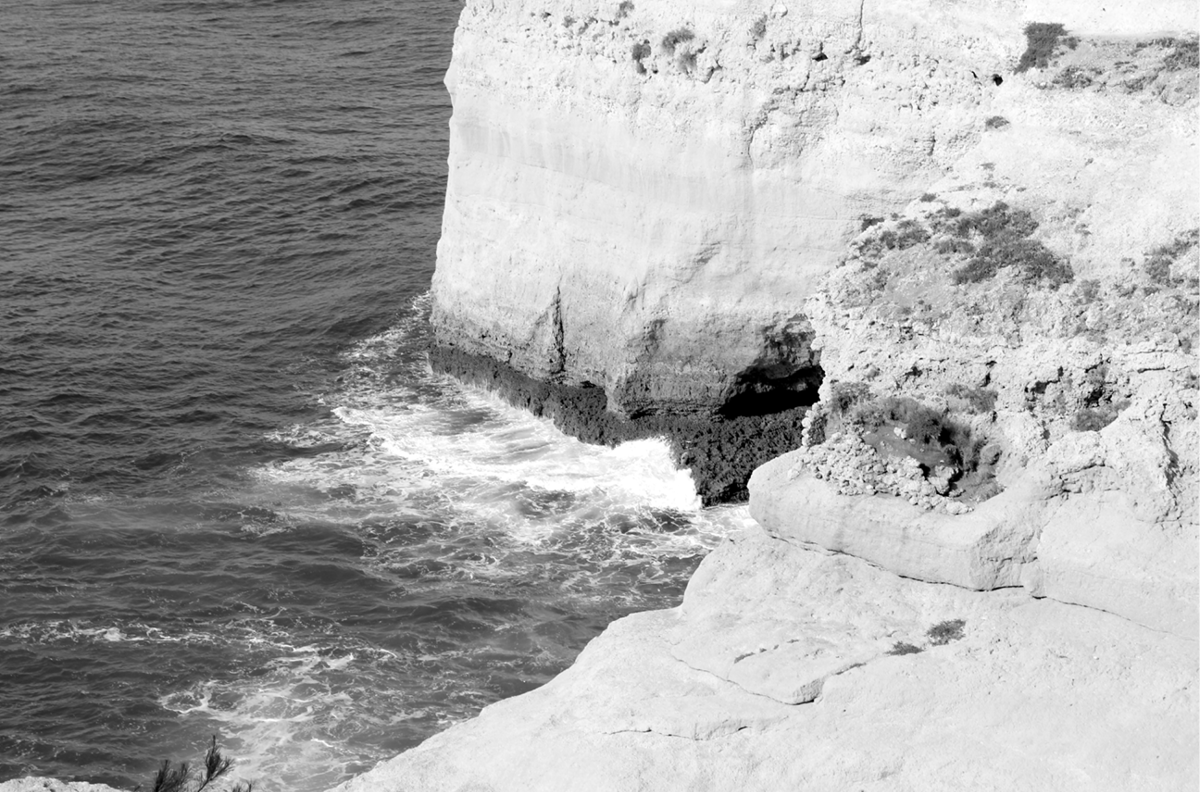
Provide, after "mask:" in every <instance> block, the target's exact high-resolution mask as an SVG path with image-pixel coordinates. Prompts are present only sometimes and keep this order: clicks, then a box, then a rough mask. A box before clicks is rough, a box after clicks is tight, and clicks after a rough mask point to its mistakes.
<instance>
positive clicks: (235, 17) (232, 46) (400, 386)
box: [0, 0, 749, 792]
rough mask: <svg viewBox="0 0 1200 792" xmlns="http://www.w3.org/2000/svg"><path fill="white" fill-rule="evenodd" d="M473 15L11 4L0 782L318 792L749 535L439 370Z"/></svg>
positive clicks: (4, 29)
mask: <svg viewBox="0 0 1200 792" xmlns="http://www.w3.org/2000/svg"><path fill="white" fill-rule="evenodd" d="M461 8H462V6H461V3H459V2H455V0H3V2H2V3H0V781H3V780H7V779H11V778H17V777H23V776H26V775H43V776H55V777H59V778H63V779H71V780H86V781H93V782H102V783H108V784H112V785H114V786H117V787H120V788H125V789H128V788H132V787H133V786H135V785H136V784H139V783H141V784H143V785H148V783H149V780H150V778H151V776H152V775H153V772H154V770H155V768H156V767H157V766H158V765H159V764H160V763H161V762H162V761H163V760H164V759H166V760H172V761H180V760H190V761H195V760H196V759H198V758H199V757H200V755H201V754H202V752H203V750H204V748H205V747H206V746H207V745H208V744H209V741H210V740H211V739H212V738H213V737H214V736H215V737H216V739H217V741H218V743H219V745H220V746H221V748H222V749H223V750H224V751H225V752H226V753H227V754H228V755H230V756H232V757H234V758H235V760H236V764H235V769H234V773H235V775H234V778H240V779H245V780H252V781H254V782H255V789H256V790H259V791H260V792H276V791H279V790H288V791H289V792H308V791H310V790H313V791H315V790H323V789H327V788H328V787H331V786H333V785H335V784H337V783H338V782H340V781H343V780H346V779H347V778H350V777H351V776H353V775H355V774H358V773H361V772H363V771H365V770H367V769H369V768H370V767H372V766H373V765H374V764H375V763H376V762H378V761H379V760H381V759H385V758H388V757H391V756H393V755H395V754H397V753H399V752H401V751H403V750H405V749H407V748H410V747H412V746H414V745H416V744H418V743H419V742H421V741H422V740H424V739H425V738H427V737H429V736H431V735H433V734H435V733H437V732H439V731H441V730H444V729H446V728H447V727H449V726H451V725H452V724H454V723H457V722H459V721H462V720H464V719H467V718H470V717H471V716H473V715H475V714H476V713H478V712H479V710H480V709H481V708H482V707H484V706H486V705H487V704H489V703H491V702H495V701H497V700H499V699H502V698H505V697H508V696H513V695H516V694H519V693H522V692H525V691H528V690H531V689H533V688H535V687H537V686H538V685H540V684H543V683H544V682H546V681H547V680H548V679H550V678H551V677H553V676H554V675H555V674H557V673H558V672H560V671H561V670H563V669H564V668H566V667H567V666H568V665H570V663H571V662H572V660H573V659H574V657H575V656H576V655H577V654H578V653H579V651H580V650H581V649H582V648H583V647H584V645H585V644H586V643H587V642H588V641H589V640H590V639H592V638H593V637H595V636H596V635H597V634H598V633H599V632H600V631H601V630H603V629H604V627H605V626H606V625H607V624H608V623H610V622H611V621H612V620H614V619H617V618H619V617H621V616H623V615H626V614H628V613H631V612H634V611H641V610H647V609H652V608H664V607H672V606H674V605H677V604H678V603H679V602H680V599H681V597H682V593H683V590H684V587H685V585H686V582H687V580H688V577H689V576H690V574H691V572H692V571H693V570H694V569H695V567H696V565H697V564H698V563H699V562H700V560H701V559H702V558H703V556H704V555H705V554H706V553H707V552H709V551H710V550H711V549H712V548H713V547H715V546H716V545H718V544H719V543H720V542H721V541H723V540H724V539H725V538H726V537H729V536H730V535H732V534H735V533H737V532H739V531H742V530H745V528H746V526H747V525H748V523H749V517H748V514H747V513H746V510H745V508H744V507H722V508H715V509H702V508H701V507H700V503H699V500H698V498H697V496H696V490H695V487H694V484H693V482H692V479H691V477H690V475H689V473H688V471H686V470H678V469H676V468H675V467H674V465H673V464H672V462H671V457H670V454H669V452H668V448H667V446H666V445H665V444H664V443H663V442H662V441H660V440H653V439H650V440H642V441H638V442H633V443H627V444H625V445H621V446H618V447H616V448H604V447H597V446H587V445H584V444H581V443H579V442H577V441H575V440H573V439H571V438H568V437H565V436H563V435H562V434H560V433H559V432H558V431H557V430H555V429H554V428H553V427H551V426H550V425H548V424H547V423H545V422H543V421H541V420H540V419H536V418H533V417H531V416H529V415H527V414H525V413H522V412H520V411H517V410H515V409H512V408H510V407H508V406H506V405H505V404H503V403H502V402H500V401H499V400H497V399H496V398H494V397H492V396H490V395H489V394H487V393H484V392H481V391H476V390H472V389H469V388H466V387H464V386H463V385H461V384H459V383H458V382H455V381H454V380H451V379H448V378H446V377H444V376H439V375H436V374H434V373H432V372H431V370H430V367H429V364H428V357H427V349H428V346H429V342H430V333H429V330H428V326H427V319H426V317H427V313H428V309H429V305H430V297H429V294H428V290H429V283H430V278H431V275H432V272H433V268H434V263H435V247H436V243H437V239H438V235H439V233H440V224H441V215H442V207H443V201H444V197H445V183H446V157H447V145H448V143H447V139H448V136H447V122H448V119H449V116H450V112H451V106H450V97H449V96H448V95H447V92H446V90H445V87H444V86H443V84H442V77H443V75H444V73H445V70H446V67H447V65H448V63H449V58H450V52H451V45H452V40H453V32H454V27H455V22H456V19H457V16H458V14H459V12H460V11H461Z"/></svg>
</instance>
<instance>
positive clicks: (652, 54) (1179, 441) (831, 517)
mask: <svg viewBox="0 0 1200 792" xmlns="http://www.w3.org/2000/svg"><path fill="white" fill-rule="evenodd" d="M1194 13H1195V9H1194V5H1191V4H1188V3H1183V2H1178V3H1175V2H1159V3H1152V4H1141V5H1138V6H1137V8H1136V10H1134V8H1133V6H1131V5H1130V6H1121V7H1118V6H1113V10H1112V11H1109V10H1108V6H1098V5H1096V4H1082V3H1080V4H1066V3H1063V4H1050V3H1020V2H1016V3H1012V2H999V1H997V2H994V3H982V4H973V5H972V6H971V8H969V9H968V8H965V7H963V6H961V5H955V4H945V3H924V2H898V3H886V4H885V3H874V2H869V1H867V2H854V3H844V2H815V3H806V4H802V5H799V6H789V5H788V4H786V3H779V4H774V5H766V4H759V5H754V6H747V5H738V6H731V5H727V4H717V3H711V4H709V3H701V4H691V5H688V6H686V7H685V6H682V5H677V4H674V3H669V2H665V1H662V2H651V1H650V0H641V2H639V0H630V2H625V3H619V4H618V3H613V4H611V5H597V4H595V3H591V2H577V3H567V4H565V5H556V6H555V7H549V6H545V5H539V4H536V3H533V2H522V3H517V2H510V3H508V2H503V0H496V1H495V2H492V3H488V4H486V5H485V4H482V3H471V4H469V5H468V7H467V10H466V11H465V12H464V17H463V26H462V29H461V30H460V32H459V37H458V39H457V40H456V54H455V65H454V67H453V68H452V71H451V75H450V77H449V80H448V82H449V84H450V86H451V89H452V91H454V93H455V120H454V122H453V123H452V135H453V138H452V147H453V149H454V153H452V156H451V163H452V176H451V184H450V189H449V191H448V197H447V202H448V205H447V215H446V217H447V220H446V227H445V236H444V237H443V241H442V245H441V248H440V250H439V263H438V275H437V280H436V282H435V290H434V291H435V309H434V316H433V320H434V323H435V326H436V328H437V335H438V339H439V341H440V342H441V343H442V344H444V345H447V346H452V347H454V348H455V349H456V350H465V351H466V352H468V353H480V354H484V355H490V356H493V357H495V358H497V359H499V360H500V361H502V362H504V363H505V364H506V365H510V366H511V367H513V368H515V369H518V370H520V371H523V372H526V373H527V374H529V375H531V376H533V377H534V378H541V379H543V380H547V381H549V382H550V383H552V384H553V385H554V386H555V387H558V386H563V387H575V386H578V387H580V388H583V389H584V390H591V391H594V392H599V391H601V390H603V392H604V394H605V396H604V399H605V403H606V405H607V407H608V409H609V410H610V412H612V413H614V414H615V415H617V416H618V417H619V418H620V419H621V420H625V419H628V418H631V417H636V416H643V415H646V414H650V413H656V412H675V413H682V414H691V415H703V414H705V413H706V412H711V411H713V410H716V411H718V412H720V411H722V410H723V411H724V412H726V413H728V412H733V410H731V408H730V405H732V404H735V403H736V404H741V405H745V404H749V403H751V402H753V401H754V400H755V399H760V398H762V397H764V396H771V395H772V394H774V395H775V396H778V395H779V394H780V393H787V392H793V393H794V392H796V388H795V385H796V383H798V382H799V381H800V379H802V378H803V377H807V378H808V381H809V382H811V381H812V374H813V370H814V367H816V366H818V365H819V367H820V375H821V380H820V386H819V395H820V400H819V401H818V402H817V403H816V405H815V406H814V407H813V408H812V409H811V410H809V411H808V412H807V413H806V414H805V417H804V419H803V424H802V426H801V427H799V428H798V437H799V440H800V447H798V448H796V449H794V450H792V451H789V452H788V453H786V454H784V455H782V456H781V457H779V458H778V459H774V460H772V461H770V462H768V463H766V464H765V465H763V466H761V467H760V468H759V469H758V470H757V472H756V473H755V474H754V476H753V478H752V479H751V481H750V487H749V489H750V509H751V513H752V515H753V516H754V517H755V519H756V520H757V522H758V523H759V526H760V527H759V528H756V529H753V530H751V531H750V532H748V533H747V534H746V535H744V536H741V537H738V538H737V539H736V540H734V541H731V542H729V543H727V544H726V545H724V546H722V547H720V548H719V549H718V550H716V551H715V552H714V553H713V554H712V555H710V556H709V557H708V558H707V559H705V561H704V562H703V563H702V564H701V566H700V567H699V569H698V570H697V572H696V574H695V575H694V577H693V579H692V581H691V583H690V584H689V586H688V589H687V593H686V596H685V598H684V602H683V604H682V605H681V606H680V607H679V608H676V609H673V610H669V611H660V612H655V613H647V614H640V615H636V616H632V617H629V618H626V619H623V620H621V621H619V622H617V623H615V624H613V625H612V626H610V628H609V629H608V630H607V631H606V632H605V633H604V634H603V635H602V636H600V637H599V638H597V639H596V640H595V641H593V642H592V643H591V644H589V646H588V647H587V648H586V649H585V650H584V652H583V653H582V654H581V655H580V657H579V659H578V660H577V662H576V664H575V665H574V666H573V667H572V668H571V669H569V670H568V671H566V672H565V673H563V674H562V675H560V676H559V677H558V678H557V679H555V680H554V681H553V682H551V683H549V684H547V685H546V686H544V687H543V688H541V689H539V690H536V691H533V692H532V693H529V694H526V695H524V696H520V697H518V698H515V699H512V700H509V701H505V702H501V703H499V704H496V705H493V706H491V707H489V708H487V709H485V710H484V712H483V713H482V714H481V715H480V717H479V718H477V719H474V720H472V721H469V722H466V723H463V724H459V725H457V726H455V727H453V728H451V729H449V730H448V731H446V732H445V733H443V734H441V735H438V736H436V737H434V738H432V739H430V740H428V741H427V742H426V743H424V744H423V745H421V746H420V747H418V748H416V749H414V750H412V751H410V752H408V753H407V754H404V755H402V756H400V757H397V758H396V759H394V760H392V761H390V762H386V763H384V764H382V765H380V766H379V767H378V768H376V769H375V770H374V771H372V772H370V773H368V774H366V775H364V776H362V777H361V778H358V779H355V780H353V781H351V782H349V783H348V784H346V785H344V786H343V787H341V788H340V789H343V790H346V792H350V791H351V790H368V789H370V790H400V789H403V790H410V791H411V792H420V791H422V790H466V789H471V790H481V791H482V790H495V791H499V790H560V789H572V790H639V789H664V790H677V789H678V790H682V789H697V790H698V789H710V790H732V789H756V790H793V789H814V790H845V789H861V790H910V789H911V790H916V789H921V790H930V789H932V790H942V789H944V790H995V789H1063V790H1089V792H1090V791H1091V790H1098V789H1099V790H1127V789H1192V788H1195V787H1196V786H1197V784H1198V783H1200V766H1198V763H1197V759H1196V757H1197V755H1200V752H1198V751H1197V748H1198V747H1200V730H1198V727H1197V723H1198V720H1197V712H1198V701H1197V680H1198V676H1200V674H1198V671H1200V669H1198V661H1197V654H1196V640H1197V633H1198V632H1200V630H1198V629H1197V627H1198V618H1200V617H1198V613H1197V601H1198V596H1197V588H1198V581H1200V572H1198V569H1197V549H1198V546H1200V536H1198V529H1197V523H1198V514H1197V502H1196V501H1197V499H1196V493H1197V492H1200V433H1198V431H1197V398H1198V396H1200V393H1198V391H1197V382H1198V381H1200V372H1198V370H1197V363H1196V357H1195V354H1194V349H1195V346H1196V343H1197V341H1198V340H1200V339H1198V338H1197V336H1198V334H1200V333H1198V328H1197V325H1196V317H1197V313H1198V311H1200V308H1198V306H1200V228H1198V227H1197V226H1198V221H1197V217H1196V207H1197V206H1198V205H1200V191H1198V189H1197V179H1196V178H1195V177H1196V175H1197V174H1196V162H1195V153H1196V140H1197V135H1196V125H1197V115H1196V110H1197V79H1196V77H1197V67H1198V63H1197V43H1196V38H1195V32H1194V26H1195V18H1194ZM484 63H488V64H489V65H488V67H487V68H485V66H484V65H483V64H484ZM497 64H513V65H514V69H513V70H512V71H506V70H504V69H502V68H497ZM489 69H490V70H489ZM585 386H587V387H585ZM547 390H548V392H549V391H552V389H551V388H549V386H547ZM595 395H596V397H597V398H599V397H598V393H596V394H595Z"/></svg>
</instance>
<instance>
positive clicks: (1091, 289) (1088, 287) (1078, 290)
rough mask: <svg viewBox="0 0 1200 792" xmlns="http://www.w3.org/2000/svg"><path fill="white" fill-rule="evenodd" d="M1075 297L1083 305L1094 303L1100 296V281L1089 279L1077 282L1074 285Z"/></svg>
mask: <svg viewBox="0 0 1200 792" xmlns="http://www.w3.org/2000/svg"><path fill="white" fill-rule="evenodd" d="M1075 296H1076V297H1077V298H1078V299H1079V302H1081V303H1083V304H1084V305H1088V304H1090V303H1094V302H1095V301H1096V299H1097V298H1098V297H1099V296H1100V281H1098V280H1091V279H1088V280H1081V281H1079V282H1078V283H1077V284H1075Z"/></svg>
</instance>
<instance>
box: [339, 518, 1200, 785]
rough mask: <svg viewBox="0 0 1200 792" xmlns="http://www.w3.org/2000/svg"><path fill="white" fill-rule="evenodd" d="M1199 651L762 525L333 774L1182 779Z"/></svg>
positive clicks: (486, 778)
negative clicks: (925, 578) (395, 742)
mask: <svg viewBox="0 0 1200 792" xmlns="http://www.w3.org/2000/svg"><path fill="white" fill-rule="evenodd" d="M959 622H961V624H959ZM939 625H941V626H942V627H941V629H938V626H939ZM939 642H941V643H939ZM904 644H907V645H908V646H909V647H911V648H909V649H905V648H903V645H904ZM918 649H919V650H921V651H914V650H918ZM897 651H899V652H904V651H909V652H913V653H910V654H894V653H893V652H897ZM1196 664H1197V659H1196V644H1195V643H1194V642H1193V641H1189V640H1185V639H1181V638H1179V637H1177V636H1173V635H1169V634H1165V633H1161V632H1158V631H1155V630H1150V629H1147V628H1145V627H1142V626H1140V625H1137V624H1134V623H1133V622H1130V621H1128V620H1126V619H1122V618H1120V617H1117V616H1113V615H1111V614H1107V613H1102V612H1099V611H1096V610H1092V609H1088V608H1082V607H1078V606H1071V605H1065V604H1062V603H1058V602H1055V601H1052V600H1049V599H1042V600H1035V599H1031V598H1030V597H1028V595H1027V594H1025V593H1024V592H1023V591H1022V590H1020V589H1006V590H1000V591H991V592H974V591H968V590H965V589H961V588H958V587H954V586H945V585H942V586H934V585H929V584H927V583H920V582H917V581H913V580H905V579H902V578H899V577H897V576H896V575H893V574H891V573H889V572H885V571H883V570H880V569H877V568H875V567H872V566H871V565H869V564H867V563H866V562H864V561H861V560H858V559H854V558H851V557H848V556H844V555H830V554H828V553H825V552H822V551H816V550H807V549H804V548H801V547H798V546H796V545H793V544H790V543H788V542H783V541H779V540H776V539H772V538H770V537H768V536H766V535H765V534H764V533H761V532H758V531H755V532H752V533H750V534H749V535H747V536H745V537H743V538H741V539H740V540H738V541H736V542H732V543H729V544H726V545H725V546H723V547H721V548H719V549H718V550H717V551H715V552H714V553H713V554H712V555H710V556H709V557H708V558H707V559H705V561H704V562H703V563H702V564H701V566H700V568H699V570H698V571H697V573H696V575H695V577H694V578H693V580H692V582H691V584H690V585H689V587H688V591H687V595H686V597H685V600H684V604H683V605H682V607H680V608H678V609H675V610H670V611H658V612H652V613H645V614H639V615H635V616H631V617H628V618H626V619H622V620H621V621H619V622H616V623H615V624H613V625H612V626H611V627H610V628H609V629H608V630H607V631H606V632H605V633H604V634H603V635H602V636H600V637H599V638H597V639H596V640H594V641H593V642H592V643H591V644H589V645H588V647H587V648H586V649H585V650H584V652H583V654H581V655H580V657H579V659H578V660H577V662H576V663H575V665H574V666H573V667H572V668H571V669H569V670H568V671H566V672H564V673H563V674H562V675H560V676H559V677H558V678H557V679H555V680H554V681H552V682H551V683H549V684H547V685H546V686H544V687H542V688H540V689H538V690H536V691H533V692H532V693H528V694H526V695H523V696H520V697H518V698H515V699H510V700H508V701H504V702H500V703H499V704H495V705H493V706H491V707H488V708H487V709H485V710H484V712H483V713H482V715H480V717H479V718H476V719H474V720H472V721H468V722H466V723H463V724H459V725H458V726H455V727H453V728H451V729H449V730H448V731H446V732H445V733H443V734H441V735H438V736H436V737H434V738H432V739H430V740H428V741H427V742H425V743H424V744H423V745H421V746H420V747H418V748H416V749H414V750H412V751H410V752H408V753H406V754H403V755H401V756H400V757H397V758H396V759H394V760H391V761H390V762H386V763H383V764H382V765H380V766H379V767H377V768H376V769H375V770H373V771H371V772H370V773H367V774H366V775H364V776H361V777H359V778H357V779H354V780H353V781H351V782H349V783H347V784H345V785H343V786H342V787H339V790H344V792H352V791H357V790H373V791H375V792H387V791H388V790H406V791H407V792H424V791H425V790H468V789H469V790H473V791H474V792H484V791H485V790H488V791H492V790H495V791H496V792H499V791H500V790H554V791H555V792H557V791H558V790H563V789H571V790H605V791H608V790H646V789H655V790H659V789H661V790H683V789H689V790H701V789H706V790H734V789H755V790H764V791H770V790H794V789H812V790H846V789H854V790H858V789H865V790H880V791H882V790H918V789H919V790H996V789H1006V790H1007V789H1012V790H1020V789H1028V790H1043V789H1056V790H1088V792H1093V791H1094V790H1129V789H1164V790H1165V789H1181V790H1182V789H1191V788H1194V787H1195V785H1196V783H1197V780H1198V777H1197V773H1198V769H1197V754H1196V751H1195V746H1196V744H1197V739H1198V735H1197V720H1196V717H1195V713H1196V706H1197V701H1196V672H1197V669H1196ZM800 702H808V703H800Z"/></svg>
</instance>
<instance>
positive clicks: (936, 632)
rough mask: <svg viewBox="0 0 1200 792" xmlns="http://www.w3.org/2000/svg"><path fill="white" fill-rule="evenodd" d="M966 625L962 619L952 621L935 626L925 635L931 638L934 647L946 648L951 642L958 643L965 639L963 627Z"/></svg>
mask: <svg viewBox="0 0 1200 792" xmlns="http://www.w3.org/2000/svg"><path fill="white" fill-rule="evenodd" d="M966 624H967V623H966V622H965V621H963V620H962V619H951V620H949V621H944V622H939V623H938V624H935V625H933V626H932V627H930V628H929V629H928V630H927V631H926V632H925V634H926V635H928V636H929V643H931V644H933V645H934V646H945V645H946V644H948V643H950V642H951V641H957V640H960V639H961V638H962V637H963V627H965V626H966Z"/></svg>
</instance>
